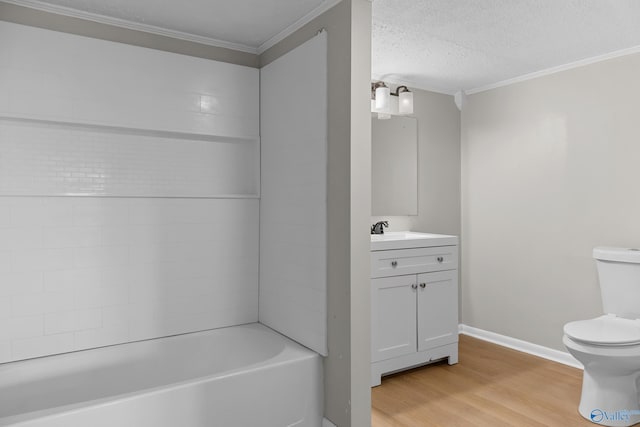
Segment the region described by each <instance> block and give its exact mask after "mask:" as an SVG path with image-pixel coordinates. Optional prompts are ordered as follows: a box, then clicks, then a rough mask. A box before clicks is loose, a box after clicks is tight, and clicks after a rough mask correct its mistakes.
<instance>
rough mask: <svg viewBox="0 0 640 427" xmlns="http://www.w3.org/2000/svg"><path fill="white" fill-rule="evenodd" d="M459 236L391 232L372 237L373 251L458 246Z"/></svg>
mask: <svg viewBox="0 0 640 427" xmlns="http://www.w3.org/2000/svg"><path fill="white" fill-rule="evenodd" d="M457 244H458V236H449V235H446V234H431V233H419V232H417V231H389V232H386V233H384V234H372V235H371V250H372V251H386V250H390V249H411V248H427V247H431V246H449V245H457Z"/></svg>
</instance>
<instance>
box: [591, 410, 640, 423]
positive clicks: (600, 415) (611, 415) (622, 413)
mask: <svg viewBox="0 0 640 427" xmlns="http://www.w3.org/2000/svg"><path fill="white" fill-rule="evenodd" d="M632 415H640V410H638V409H634V410H628V409H621V410H619V411H611V412H609V411H603V410H602V409H594V410H593V411H591V413H590V414H589V419H590V420H591V421H592V422H594V423H601V422H603V421H625V422H628V421H629V419H630V418H631V416H632Z"/></svg>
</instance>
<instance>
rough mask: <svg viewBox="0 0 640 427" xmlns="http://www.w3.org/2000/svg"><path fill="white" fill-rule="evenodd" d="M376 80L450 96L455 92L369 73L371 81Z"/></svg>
mask: <svg viewBox="0 0 640 427" xmlns="http://www.w3.org/2000/svg"><path fill="white" fill-rule="evenodd" d="M374 80H375V81H377V80H381V81H384V82H385V83H390V84H392V85H397V86H402V85H404V86H408V87H410V88H413V89H420V90H426V91H428V92H435V93H439V94H442V95H450V96H454V95H455V92H452V91H446V90H442V89H436V88H433V87H430V86H428V85H424V84H422V83H417V82H414V81H411V80H405V79H402V78H397V77H389V75H385V74H371V81H374Z"/></svg>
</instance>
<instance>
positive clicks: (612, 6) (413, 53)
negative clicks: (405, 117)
mask: <svg viewBox="0 0 640 427" xmlns="http://www.w3.org/2000/svg"><path fill="white" fill-rule="evenodd" d="M372 44H373V49H372V50H373V57H372V75H373V76H374V77H375V78H377V79H386V80H388V81H390V82H396V83H397V82H403V83H407V84H409V85H412V86H414V87H419V88H423V89H430V90H435V91H439V92H444V93H450V94H453V93H455V92H457V91H459V90H470V89H475V88H479V87H482V86H486V85H490V84H494V83H497V82H500V81H504V80H508V79H512V78H516V77H519V76H522V75H526V74H529V73H533V72H536V71H540V70H544V69H548V68H552V67H557V66H561V65H565V64H568V63H572V62H575V61H578V60H582V59H586V58H592V57H595V56H600V55H603V54H607V53H611V52H614V51H617V50H621V49H626V48H630V47H635V46H639V45H640V1H638V0H374V2H373V40H372Z"/></svg>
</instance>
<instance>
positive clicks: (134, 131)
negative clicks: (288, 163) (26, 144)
mask: <svg viewBox="0 0 640 427" xmlns="http://www.w3.org/2000/svg"><path fill="white" fill-rule="evenodd" d="M0 122H14V123H29V124H35V125H45V126H52V127H57V128H66V129H78V130H84V131H90V132H101V133H113V134H121V135H140V136H151V137H157V138H170V139H183V140H188V141H210V142H227V143H252V142H253V143H256V142H258V141H259V140H260V137H258V136H247V137H237V136H223V135H212V134H206V133H198V132H181V131H173V130H161V129H145V128H139V127H129V126H114V125H108V124H104V123H93V122H73V121H65V120H57V119H44V118H39V117H29V116H21V115H8V114H0Z"/></svg>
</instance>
